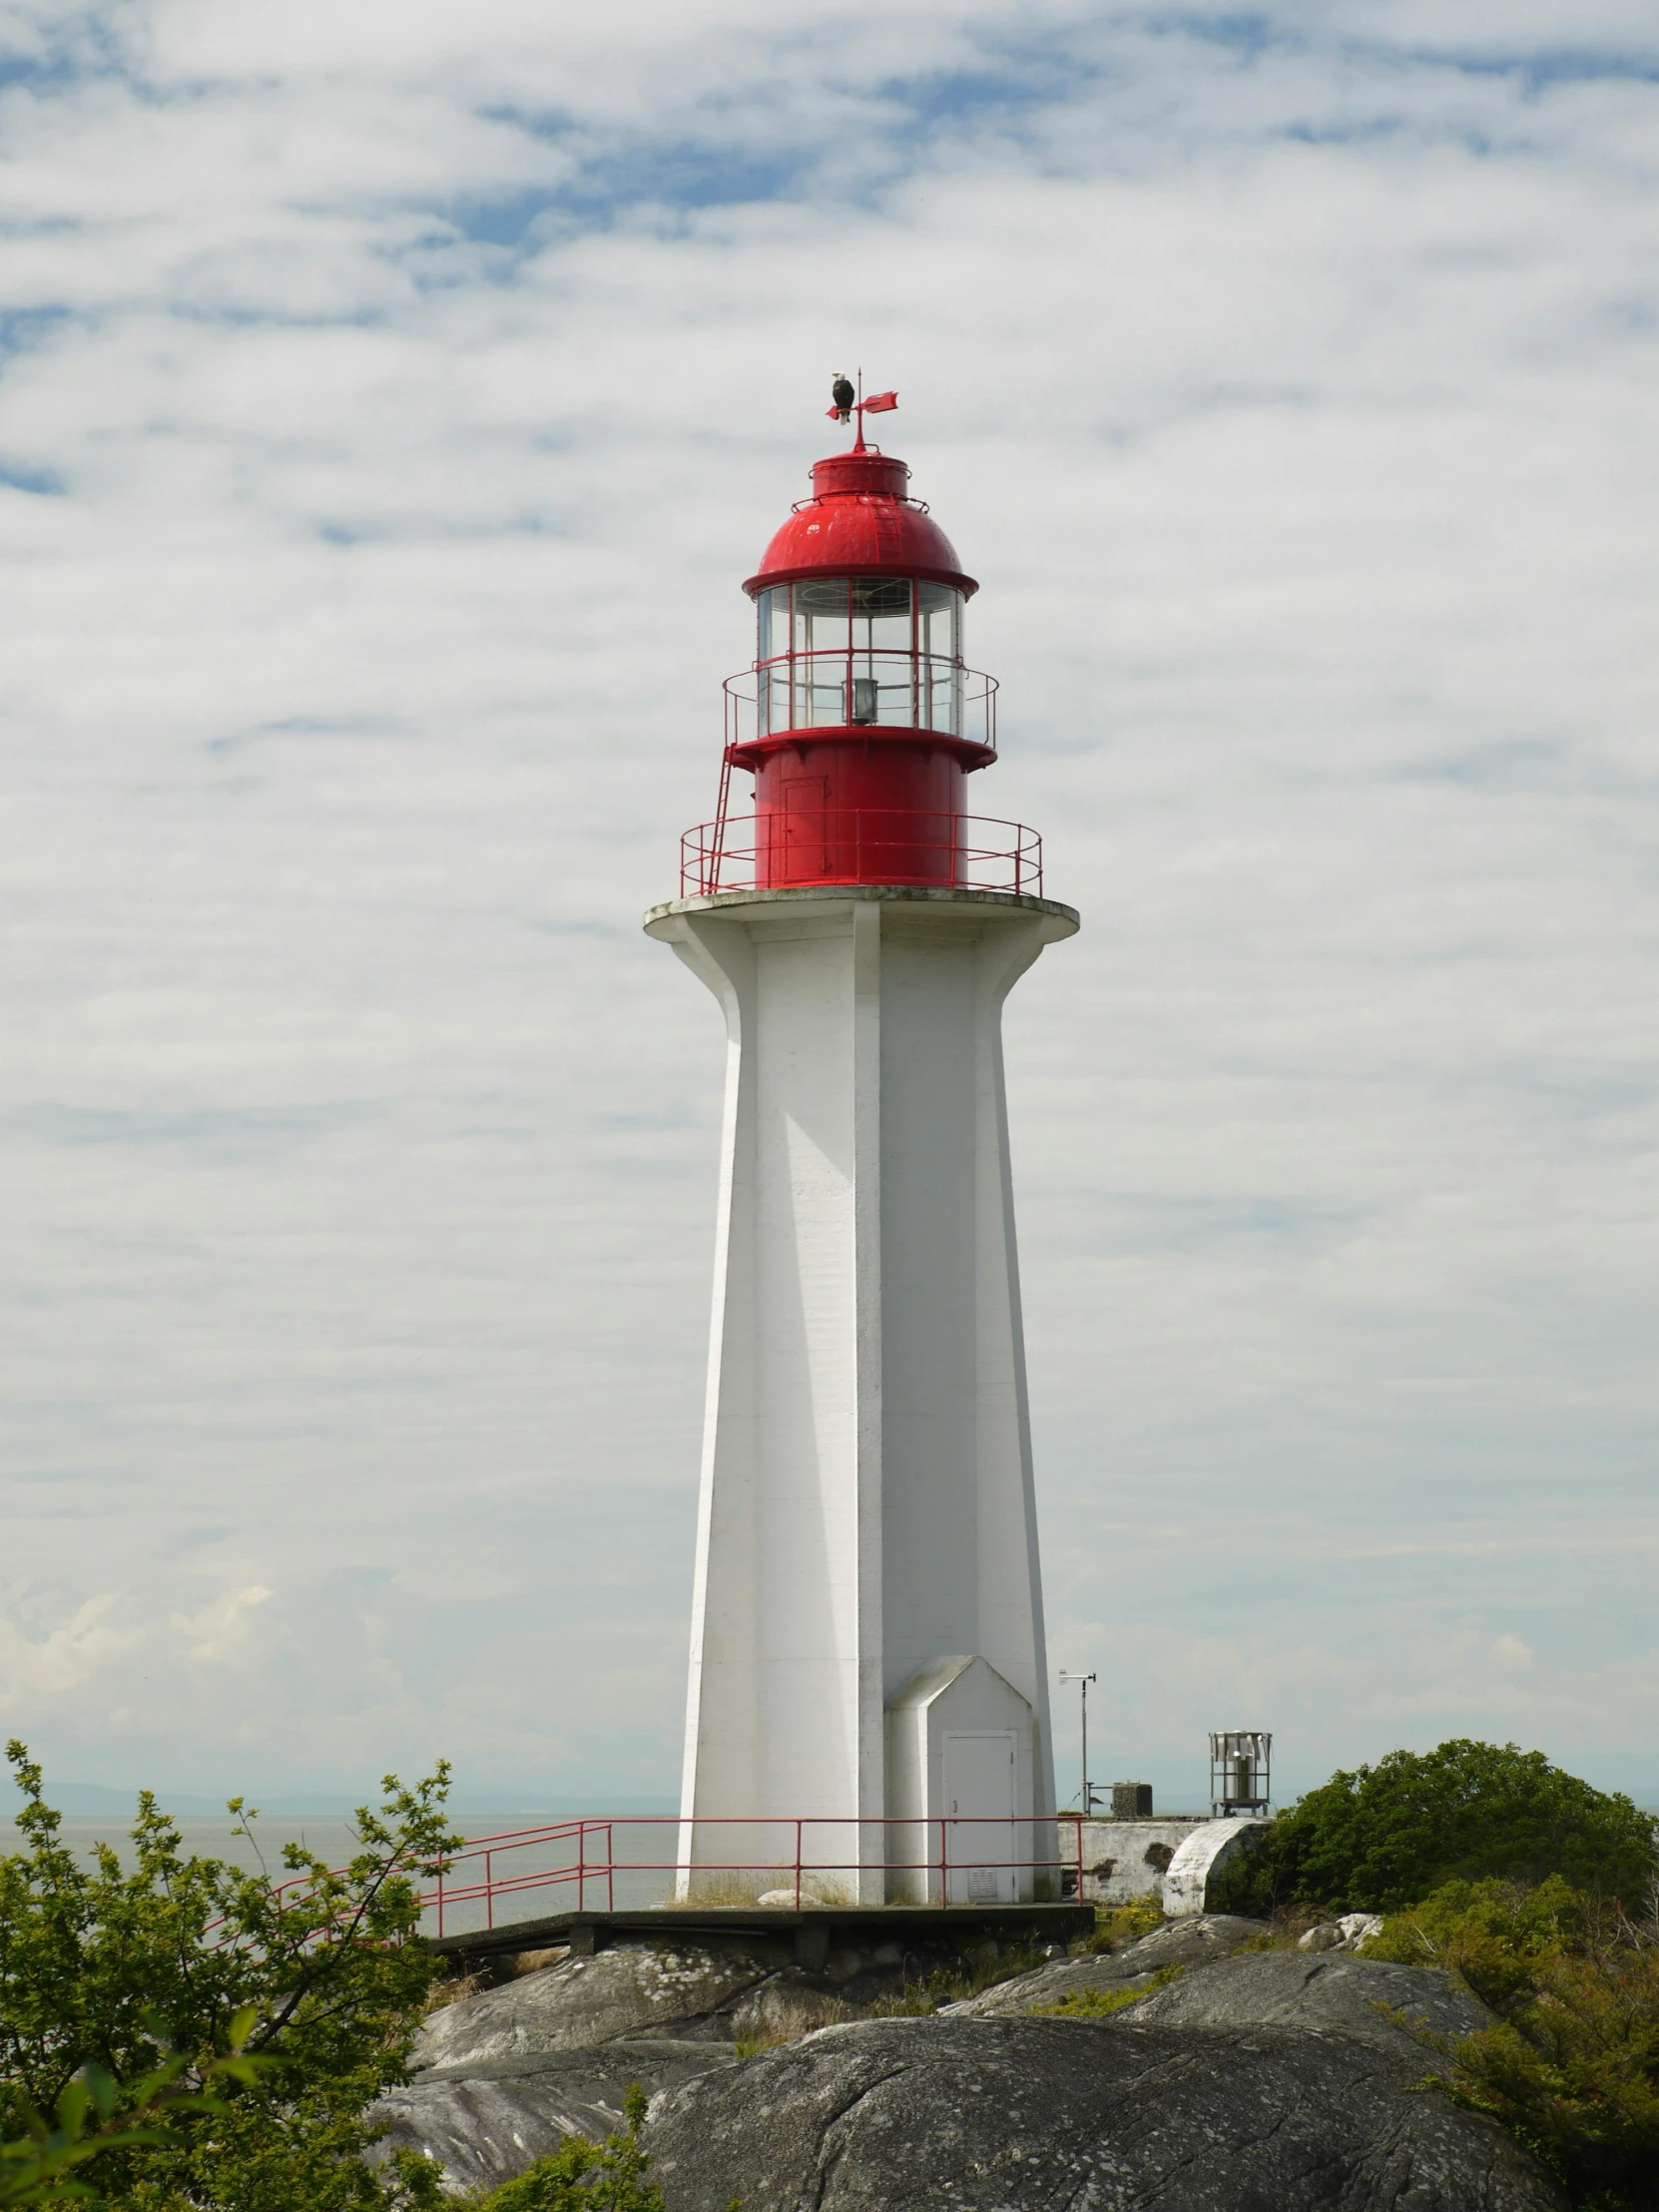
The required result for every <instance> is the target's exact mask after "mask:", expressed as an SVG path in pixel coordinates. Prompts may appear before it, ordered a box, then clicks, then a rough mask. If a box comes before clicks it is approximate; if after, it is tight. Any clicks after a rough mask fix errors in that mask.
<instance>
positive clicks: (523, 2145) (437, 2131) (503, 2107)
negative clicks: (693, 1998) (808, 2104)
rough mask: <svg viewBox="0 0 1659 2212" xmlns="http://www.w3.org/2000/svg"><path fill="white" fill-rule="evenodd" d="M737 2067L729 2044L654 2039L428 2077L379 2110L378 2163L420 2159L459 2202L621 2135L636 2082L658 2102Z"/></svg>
mask: <svg viewBox="0 0 1659 2212" xmlns="http://www.w3.org/2000/svg"><path fill="white" fill-rule="evenodd" d="M736 2063H737V2059H736V2057H735V2055H734V2053H733V2050H732V2046H731V2045H730V2044H729V2043H716V2042H691V2043H684V2042H671V2041H668V2040H665V2039H654V2040H651V2041H648V2042H619V2043H608V2044H607V2045H606V2046H605V2047H604V2049H603V2050H601V2051H592V2052H590V2051H557V2052H551V2053H543V2054H541V2055H539V2056H537V2057H532V2058H517V2059H503V2060H501V2061H499V2062H498V2063H496V2064H495V2065H493V2066H487V2067H483V2068H481V2069H479V2070H478V2071H475V2072H474V2071H458V2072H455V2073H447V2072H438V2073H435V2074H426V2075H423V2076H422V2078H421V2079H420V2080H419V2081H414V2082H410V2083H409V2085H408V2086H407V2087H406V2088H402V2089H392V2090H388V2091H387V2093H386V2094H385V2095H384V2096H383V2097H381V2098H380V2099H379V2101H378V2102H377V2103H376V2105H375V2106H374V2111H373V2117H374V2118H375V2119H376V2120H379V2121H382V2122H384V2123H385V2124H386V2133H385V2135H384V2136H383V2137H382V2138H381V2140H380V2142H379V2144H378V2145H377V2146H376V2149H375V2152H374V2159H375V2162H376V2163H379V2162H380V2161H382V2160H384V2159H385V2158H387V2157H388V2156H389V2155H390V2154H391V2152H392V2151H394V2150H399V2149H403V2150H415V2151H418V2152H419V2153H420V2154H421V2156H422V2157H423V2158H429V2159H431V2160H432V2161H433V2162H434V2163H435V2164H437V2165H439V2166H441V2167H442V2168H443V2170H444V2182H445V2186H446V2187H447V2188H449V2189H450V2190H452V2191H454V2192H455V2193H456V2194H460V2193H462V2192H469V2191H471V2190H474V2189H485V2188H489V2189H493V2188H495V2187H496V2186H498V2184H500V2183H501V2182H503V2181H510V2180H511V2179H512V2178H513V2176H514V2175H515V2174H520V2173H522V2172H523V2171H524V2169H525V2167H526V2166H528V2165H531V2164H532V2163H533V2162H534V2161H535V2160H536V2159H538V2158H544V2157H545V2156H546V2155H547V2153H548V2152H549V2151H554V2150H557V2149H558V2147H559V2145H560V2144H561V2143H562V2142H563V2141H564V2140H565V2138H566V2136H568V2135H585V2136H587V2137H588V2138H589V2139H590V2140H597V2139H598V2138H600V2137H602V2136H605V2135H608V2134H610V2133H611V2131H612V2129H613V2128H616V2127H620V2126H621V2124H622V2116H623V2111H622V2107H623V2099H624V2098H625V2097H626V2095H627V2093H628V2090H629V2088H630V2087H631V2086H632V2085H633V2084H634V2083H635V2082H638V2083H639V2085H640V2087H641V2088H643V2089H644V2090H645V2091H646V2092H647V2094H648V2095H656V2094H659V2093H660V2092H662V2091H663V2090H666V2089H673V2088H678V2087H679V2086H680V2085H681V2084H682V2083H684V2082H686V2081H689V2080H691V2079H692V2078H693V2077H694V2076H695V2075H697V2074H700V2073H707V2072H708V2071H710V2069H711V2068H713V2067H716V2066H731V2065H735V2064H736Z"/></svg>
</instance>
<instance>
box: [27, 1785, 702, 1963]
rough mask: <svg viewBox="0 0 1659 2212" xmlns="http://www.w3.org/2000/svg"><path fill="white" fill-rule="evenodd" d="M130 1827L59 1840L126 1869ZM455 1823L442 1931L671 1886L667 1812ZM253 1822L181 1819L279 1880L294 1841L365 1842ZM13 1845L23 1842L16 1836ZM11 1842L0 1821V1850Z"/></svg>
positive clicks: (337, 1859) (74, 1832) (283, 1823)
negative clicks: (484, 1887) (606, 1818)
mask: <svg viewBox="0 0 1659 2212" xmlns="http://www.w3.org/2000/svg"><path fill="white" fill-rule="evenodd" d="M131 1825H132V1815H131V1813H120V1814H116V1813H66V1814H65V1815H64V1816H63V1825H62V1828H61V1829H60V1830H59V1836H60V1840H61V1841H62V1842H63V1843H64V1844H65V1845H67V1846H68V1848H69V1849H70V1850H71V1851H73V1852H76V1853H77V1854H78V1855H80V1856H82V1857H84V1858H87V1859H90V1858H91V1857H92V1855H93V1853H94V1852H95V1851H96V1849H97V1847H98V1846H99V1845H100V1844H101V1843H102V1844H108V1845H110V1846H111V1848H112V1849H113V1850H115V1851H116V1853H117V1854H118V1855H119V1857H120V1859H121V1862H122V1864H123V1865H124V1866H129V1867H130V1866H131V1865H132V1864H133V1859H134V1853H133V1846H132V1843H131V1841H130V1838H129V1836H128V1834H127V1831H128V1829H129V1828H130V1827H131ZM452 1825H453V1826H454V1827H455V1828H456V1829H457V1830H458V1831H459V1833H460V1834H461V1835H463V1836H464V1837H466V1839H467V1841H468V1843H469V1845H471V1846H473V1847H474V1848H473V1850H472V1851H471V1852H469V1853H468V1854H467V1855H466V1856H464V1857H463V1858H461V1859H460V1860H459V1861H458V1862H457V1863H456V1866H455V1868H454V1870H453V1872H452V1873H451V1874H450V1875H449V1876H447V1877H446V1879H445V1883H444V1890H445V1893H446V1894H445V1897H444V1902H443V1909H442V1914H441V1921H442V1929H441V1933H443V1934H445V1935H451V1936H453V1935H460V1934H463V1933H465V1932H466V1931H467V1930H469V1929H475V1928H482V1927H484V1926H486V1925H494V1926H505V1925H508V1924H510V1923H511V1922H513V1921H518V1920H535V1919H538V1918H540V1917H541V1916H542V1915H544V1914H549V1913H568V1912H572V1911H575V1910H577V1909H579V1908H585V1909H586V1910H587V1911H589V1912H603V1911H606V1910H608V1909H612V1908H616V1909H622V1908H625V1907H627V1908H637V1907H639V1906H643V1905H657V1904H661V1903H663V1902H664V1901H665V1900H666V1899H667V1898H668V1897H669V1896H670V1894H671V1893H672V1891H673V1887H674V1873H673V1861H674V1854H675V1844H676V1838H677V1830H678V1823H677V1822H676V1820H675V1818H674V1816H673V1815H671V1814H663V1815H658V1816H643V1817H641V1816H636V1817H633V1818H630V1819H627V1820H620V1821H617V1822H615V1823H613V1824H611V1825H610V1826H609V1828H608V1830H607V1828H606V1826H605V1824H603V1823H595V1822H594V1821H593V1820H592V1819H591V1818H589V1819H588V1820H587V1821H586V1822H585V1824H584V1829H585V1832H584V1833H582V1834H580V1835H579V1834H578V1833H576V1824H575V1822H574V1821H572V1822H570V1823H565V1824H561V1823H559V1822H558V1820H557V1816H556V1815H553V1814H548V1813H493V1814H492V1813H473V1814H457V1815H455V1816H454V1818H453V1824H452ZM252 1826H253V1835H252V1837H249V1836H241V1835H238V1834H237V1833H236V1831H235V1824H234V1823H233V1821H232V1819H231V1817H230V1815H229V1814H219V1815H216V1816H207V1815H201V1814H189V1815H186V1816H184V1817H182V1818H181V1819H180V1820H179V1822H178V1828H179V1832H180V1834H181V1836H182V1837H183V1839H184V1850H185V1853H186V1855H187V1857H189V1856H195V1857H198V1858H203V1859H223V1860H227V1861H229V1863H230V1864H231V1865H232V1866H235V1867H241V1868H243V1869H244V1870H245V1871H246V1872H248V1873H250V1874H258V1873H261V1872H264V1873H266V1874H269V1875H270V1876H271V1877H272V1878H273V1879H274V1880H277V1881H280V1880H284V1879H286V1875H285V1870H284V1869H283V1867H282V1846H283V1845H284V1844H285V1843H288V1842H290V1841H291V1842H293V1843H296V1844H299V1845H300V1846H301V1847H302V1848H303V1849H304V1850H306V1851H308V1852H313V1853H314V1854H315V1855H316V1856H317V1857H318V1858H319V1859H322V1860H324V1861H325V1862H326V1863H327V1864H328V1865H329V1866H330V1867H339V1866H344V1865H345V1864H346V1862H347V1861H348V1860H350V1859H351V1858H352V1857H353V1855H354V1854H355V1853H356V1852H358V1851H359V1850H361V1848H362V1846H361V1844H360V1843H359V1841H358V1838H357V1834H356V1831H355V1829H354V1828H353V1826H352V1824H351V1822H350V1821H349V1820H347V1819H344V1818H342V1817H341V1816H340V1815H339V1814H337V1813H319V1814H293V1813H288V1814H269V1815H263V1816H262V1817H261V1818H260V1819H259V1820H258V1821H256V1822H254V1823H253V1824H252ZM550 1830H553V1831H555V1832H554V1833H549V1831H550ZM560 1830H562V1833H561V1832H558V1831H560ZM14 1833H15V1831H14ZM17 1841H18V1843H21V1841H22V1839H21V1837H18V1839H17ZM15 1848H16V1846H15V1845H14V1844H13V1843H12V1840H11V1838H10V1837H8V1836H7V1835H6V1833H5V1829H4V1828H3V1827H0V1850H9V1849H15ZM486 1854H487V1857H486ZM486 1879H494V1880H495V1881H497V1882H503V1881H504V1882H510V1883H511V1884H512V1885H513V1887H512V1889H511V1890H509V1891H508V1892H506V1893H505V1894H504V1895H500V1896H497V1897H496V1898H495V1899H494V1900H493V1901H490V1900H486V1899H483V1898H468V1897H466V1896H465V1894H464V1893H465V1891H466V1890H467V1889H468V1888H470V1887H472V1886H474V1885H477V1884H479V1883H481V1882H483V1881H484V1880H486ZM457 1893H460V1894H457ZM439 1920H440V1915H439V1913H438V1911H437V1909H436V1908H435V1907H434V1908H433V1909H432V1910H431V1911H429V1912H428V1913H427V1914H426V1915H425V1916H424V1917H423V1921H422V1926H423V1927H424V1928H425V1930H426V1931H427V1933H429V1934H433V1935H436V1934H438V1933H440V1929H439Z"/></svg>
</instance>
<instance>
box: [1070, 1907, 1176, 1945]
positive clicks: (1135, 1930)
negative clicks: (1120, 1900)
mask: <svg viewBox="0 0 1659 2212" xmlns="http://www.w3.org/2000/svg"><path fill="white" fill-rule="evenodd" d="M1163 1925H1164V1909H1163V1907H1162V1906H1161V1905H1160V1904H1159V1903H1158V1901H1157V1899H1156V1898H1132V1899H1131V1900H1130V1901H1129V1903H1128V1904H1127V1905H1097V1906H1096V1907H1095V1909H1094V1933H1093V1935H1092V1936H1084V1937H1083V1938H1082V1940H1081V1941H1080V1942H1076V1943H1073V1944H1072V1946H1071V1947H1072V1949H1073V1950H1074V1951H1084V1952H1098V1951H1103V1950H1122V1949H1123V1948H1124V1947H1125V1946H1126V1945H1127V1944H1129V1943H1138V1942H1139V1941H1140V1939H1141V1937H1142V1936H1150V1935H1151V1934H1152V1932H1153V1930H1154V1929H1155V1928H1162V1927H1163Z"/></svg>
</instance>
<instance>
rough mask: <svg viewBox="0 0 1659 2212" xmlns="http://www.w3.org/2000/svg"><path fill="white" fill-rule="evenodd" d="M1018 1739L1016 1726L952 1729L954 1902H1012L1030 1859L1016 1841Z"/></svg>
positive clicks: (948, 1834)
mask: <svg viewBox="0 0 1659 2212" xmlns="http://www.w3.org/2000/svg"><path fill="white" fill-rule="evenodd" d="M1017 1750H1018V1744H1017V1739H1016V1738H1015V1735H1014V1732H1013V1730H1012V1729H1011V1728H1007V1729H1003V1728H998V1729H971V1730H970V1729H950V1730H949V1731H947V1733H946V1735H945V1739H944V1807H943V1811H944V1815H945V1823H944V1829H945V1847H944V1848H945V1857H946V1863H947V1866H948V1870H949V1872H948V1879H947V1881H946V1885H945V1896H946V1899H947V1901H948V1902H949V1903H950V1904H952V1905H981V1904H982V1905H1011V1904H1013V1902H1014V1900H1015V1898H1016V1897H1017V1896H1018V1894H1019V1893H1018V1883H1019V1870H1018V1869H1017V1868H1016V1867H1013V1866H1011V1865H1009V1864H1008V1862H1009V1861H1011V1860H1014V1859H1029V1858H1030V1857H1031V1856H1032V1855H1031V1852H1030V1850H1029V1849H1027V1850H1024V1851H1021V1850H1020V1849H1019V1847H1018V1845H1017V1843H1016V1842H1015V1838H1016V1836H1017V1835H1018V1830H1017V1828H1016V1826H1015V1823H1014V1810H1015V1808H1014V1794H1015V1787H1016V1781H1017V1774H1016V1768H1015V1758H1016V1754H1017Z"/></svg>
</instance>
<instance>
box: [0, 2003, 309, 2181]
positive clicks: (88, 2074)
mask: <svg viewBox="0 0 1659 2212" xmlns="http://www.w3.org/2000/svg"><path fill="white" fill-rule="evenodd" d="M257 2017H258V2014H257V2013H256V2011H255V2009H254V2007H253V2006H252V2005H249V2006H247V2007H246V2008H245V2009H244V2010H243V2011H241V2012H240V2013H238V2015H237V2017H236V2018H235V2019H234V2020H233V2021H232V2022H231V2023H230V2027H229V2030H228V2033H229V2039H230V2044H231V2048H230V2050H229V2052H228V2053H226V2054H225V2055H224V2056H218V2055H215V2054H212V2053H208V2054H204V2055H203V2056H202V2057H201V2058H199V2059H198V2060H197V2062H196V2063H195V2065H194V2066H193V2065H192V2062H191V2061H190V2059H188V2058H186V2057H183V2056H180V2055H178V2054H177V2053H176V2054H175V2055H174V2056H172V2057H170V2058H168V2059H166V2060H165V2061H164V2062H163V2064H161V2065H160V2066H158V2067H156V2068H155V2069H154V2071H153V2072H151V2073H149V2074H147V2075H146V2076H145V2077H144V2079H143V2080H142V2081H136V2082H133V2083H131V2084H130V2085H128V2086H127V2087H123V2085H122V2084H121V2083H120V2082H119V2081H116V2080H115V2079H114V2078H113V2076H111V2075H110V2074H108V2073H106V2072H105V2070H104V2068H103V2067H102V2066H97V2065H89V2066H85V2067H83V2068H82V2070H81V2072H80V2073H79V2074H77V2075H76V2077H75V2079H74V2080H73V2081H71V2082H70V2083H69V2085H68V2086H67V2088H65V2089H63V2090H62V2091H61V2092H60V2094H59V2096H58V2100H57V2103H56V2105H55V2106H54V2107H53V2111H52V2116H51V2118H50V2119H48V2118H46V2117H45V2116H44V2115H43V2114H41V2113H39V2112H28V2113H27V2114H26V2118H27V2123H28V2132H27V2133H26V2134H24V2135H22V2136H19V2137H18V2138H17V2139H16V2140H15V2141H14V2142H9V2143H0V2205H4V2206H7V2207H15V2206H19V2205H41V2204H64V2203H67V2202H69V2201H70V2200H72V2199H80V2200H85V2199H87V2198H90V2197H91V2196H92V2195H93V2193H94V2192H93V2191H92V2190H91V2189H89V2188H87V2186H86V2185H85V2184H84V2183H83V2182H80V2181H76V2180H73V2179H72V2178H71V2176H72V2174H73V2172H74V2169H75V2168H76V2167H77V2166H83V2165H85V2164H86V2162H87V2160H88V2159H89V2158H96V2157H97V2156H98V2155H99V2154H100V2153H101V2152H103V2151H108V2150H113V2149H116V2148H120V2149H123V2150H131V2149H133V2148H135V2147H136V2146H138V2145H140V2144H150V2143H163V2142H168V2141H171V2140H174V2139H175V2138H173V2137H170V2135H169V2134H168V2132H167V2126H166V2123H167V2121H168V2120H169V2119H171V2118H173V2117H174V2116H175V2115H177V2114H178V2113H181V2112H187V2111H189V2112H223V2111H224V2109H225V2106H224V2103H223V2102H222V2100H221V2099H220V2098H218V2097H216V2096H214V2095H213V2094H212V2093H211V2084H212V2083H213V2082H214V2081H216V2080H226V2079H229V2080H234V2081H241V2082H244V2083H247V2082H251V2081H256V2080H258V2078H259V2075H260V2073H261V2071H262V2070H263V2069H264V2068H265V2067H266V2066H267V2065H268V2064H269V2061H268V2060H266V2059H261V2058H250V2057H248V2056H247V2055H246V2053H245V2050H244V2045H245V2044H246V2043H247V2040H248V2038H249V2036H250V2035H251V2034H252V2033H253V2031H254V2024H255V2021H256V2019H257ZM187 2074H189V2075H192V2076H193V2077H194V2079H195V2081H196V2082H197V2083H198V2086H197V2087H196V2088H194V2089H193V2088H190V2087H187V2086H186V2084H185V2080H184V2077H185V2076H186V2075H187Z"/></svg>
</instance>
